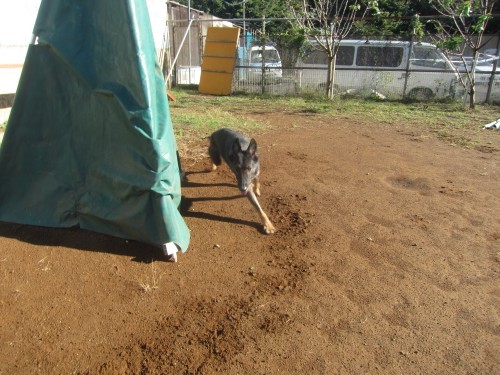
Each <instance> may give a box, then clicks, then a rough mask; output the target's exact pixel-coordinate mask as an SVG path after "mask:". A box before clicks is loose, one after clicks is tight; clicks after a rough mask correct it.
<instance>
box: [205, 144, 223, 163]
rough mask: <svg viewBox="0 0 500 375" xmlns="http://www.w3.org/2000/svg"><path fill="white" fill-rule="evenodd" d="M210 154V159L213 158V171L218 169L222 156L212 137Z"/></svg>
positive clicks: (209, 148) (209, 147)
mask: <svg viewBox="0 0 500 375" xmlns="http://www.w3.org/2000/svg"><path fill="white" fill-rule="evenodd" d="M208 154H209V155H210V159H211V160H212V171H215V170H216V169H217V166H218V165H221V163H222V159H221V157H220V153H219V150H218V149H217V146H216V145H215V144H214V142H213V141H212V139H210V146H208Z"/></svg>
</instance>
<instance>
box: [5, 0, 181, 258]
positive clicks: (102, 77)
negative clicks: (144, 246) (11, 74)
mask: <svg viewBox="0 0 500 375" xmlns="http://www.w3.org/2000/svg"><path fill="white" fill-rule="evenodd" d="M34 35H35V36H37V41H36V42H35V43H34V44H32V45H31V46H30V47H29V50H28V54H27V57H26V61H25V65H24V68H23V73H22V76H21V80H20V83H19V87H18V90H17V93H16V97H15V101H14V105H13V108H12V112H11V115H10V118H9V122H8V125H7V129H6V133H5V136H4V140H3V144H2V146H1V148H0V220H2V221H9V222H16V223H22V224H30V225H39V226H47V227H72V226H80V227H81V228H85V229H89V230H93V231H96V232H100V233H105V234H110V235H113V236H117V237H121V238H127V239H134V240H138V241H141V242H145V243H149V244H152V245H156V246H162V245H164V244H165V243H168V242H174V243H175V244H176V245H178V246H179V247H180V248H181V249H182V250H183V251H185V250H186V249H187V247H188V244H189V230H188V228H187V226H186V225H185V223H184V220H183V219H182V217H181V215H180V213H179V211H178V206H179V204H180V199H181V196H180V173H179V165H178V163H177V158H176V150H177V146H176V142H175V138H174V134H173V130H172V124H171V119H170V112H169V108H168V101H167V96H166V91H165V86H164V82H163V77H162V75H161V71H160V69H159V67H158V65H157V64H156V58H155V46H154V42H153V35H152V31H151V24H150V22H149V15H148V10H147V6H146V2H145V1H144V0H117V1H102V0H71V1H67V0H43V1H42V3H41V5H40V10H39V13H38V17H37V21H36V24H35V27H34Z"/></svg>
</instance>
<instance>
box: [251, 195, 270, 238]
mask: <svg viewBox="0 0 500 375" xmlns="http://www.w3.org/2000/svg"><path fill="white" fill-rule="evenodd" d="M247 197H248V200H249V201H250V203H251V204H252V206H254V208H255V209H256V210H257V212H258V213H259V216H260V219H261V220H262V225H263V227H264V232H266V234H272V233H274V232H276V229H275V228H274V225H273V224H272V223H271V221H270V220H269V218H268V217H267V215H266V213H265V212H264V210H262V207H260V204H259V201H258V200H257V197H256V196H255V193H254V191H253V186H250V188H249V189H248V194H247Z"/></svg>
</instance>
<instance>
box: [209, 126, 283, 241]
mask: <svg viewBox="0 0 500 375" xmlns="http://www.w3.org/2000/svg"><path fill="white" fill-rule="evenodd" d="M208 153H209V155H210V159H211V160H212V171H215V170H216V169H217V166H219V165H221V163H222V159H224V161H225V162H226V164H227V165H228V166H229V168H230V169H231V171H232V172H233V173H234V175H235V176H236V180H237V181H238V188H239V189H240V192H241V194H242V195H246V196H247V198H248V200H249V201H250V203H251V204H252V206H253V207H254V208H255V209H256V210H257V212H258V213H259V216H260V219H261V220H262V225H263V229H264V232H265V233H266V234H272V233H274V232H275V231H276V229H275V228H274V225H273V224H272V223H271V221H270V220H269V218H268V217H267V215H266V214H265V212H264V211H263V210H262V208H261V206H260V204H259V201H258V200H257V196H259V197H260V183H259V173H260V164H259V154H258V152H257V142H255V139H253V138H252V139H248V138H247V137H245V136H244V135H243V134H241V133H238V132H236V131H234V130H231V129H227V128H224V129H219V130H217V131H216V132H214V133H213V134H212V135H211V136H210V146H209V147H208ZM254 187H255V191H254Z"/></svg>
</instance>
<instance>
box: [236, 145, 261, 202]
mask: <svg viewBox="0 0 500 375" xmlns="http://www.w3.org/2000/svg"><path fill="white" fill-rule="evenodd" d="M230 158H231V164H232V165H233V167H234V170H233V172H234V174H235V175H236V179H237V180H238V188H239V189H240V192H241V194H243V195H246V194H247V192H248V189H249V188H250V186H251V184H252V181H253V180H254V179H255V177H257V176H258V175H259V170H260V166H259V154H258V153H257V142H255V139H253V138H252V139H251V140H250V143H249V144H248V147H247V149H246V150H243V149H242V147H241V143H240V140H239V139H235V141H234V143H233V147H232V153H231V155H230Z"/></svg>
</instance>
